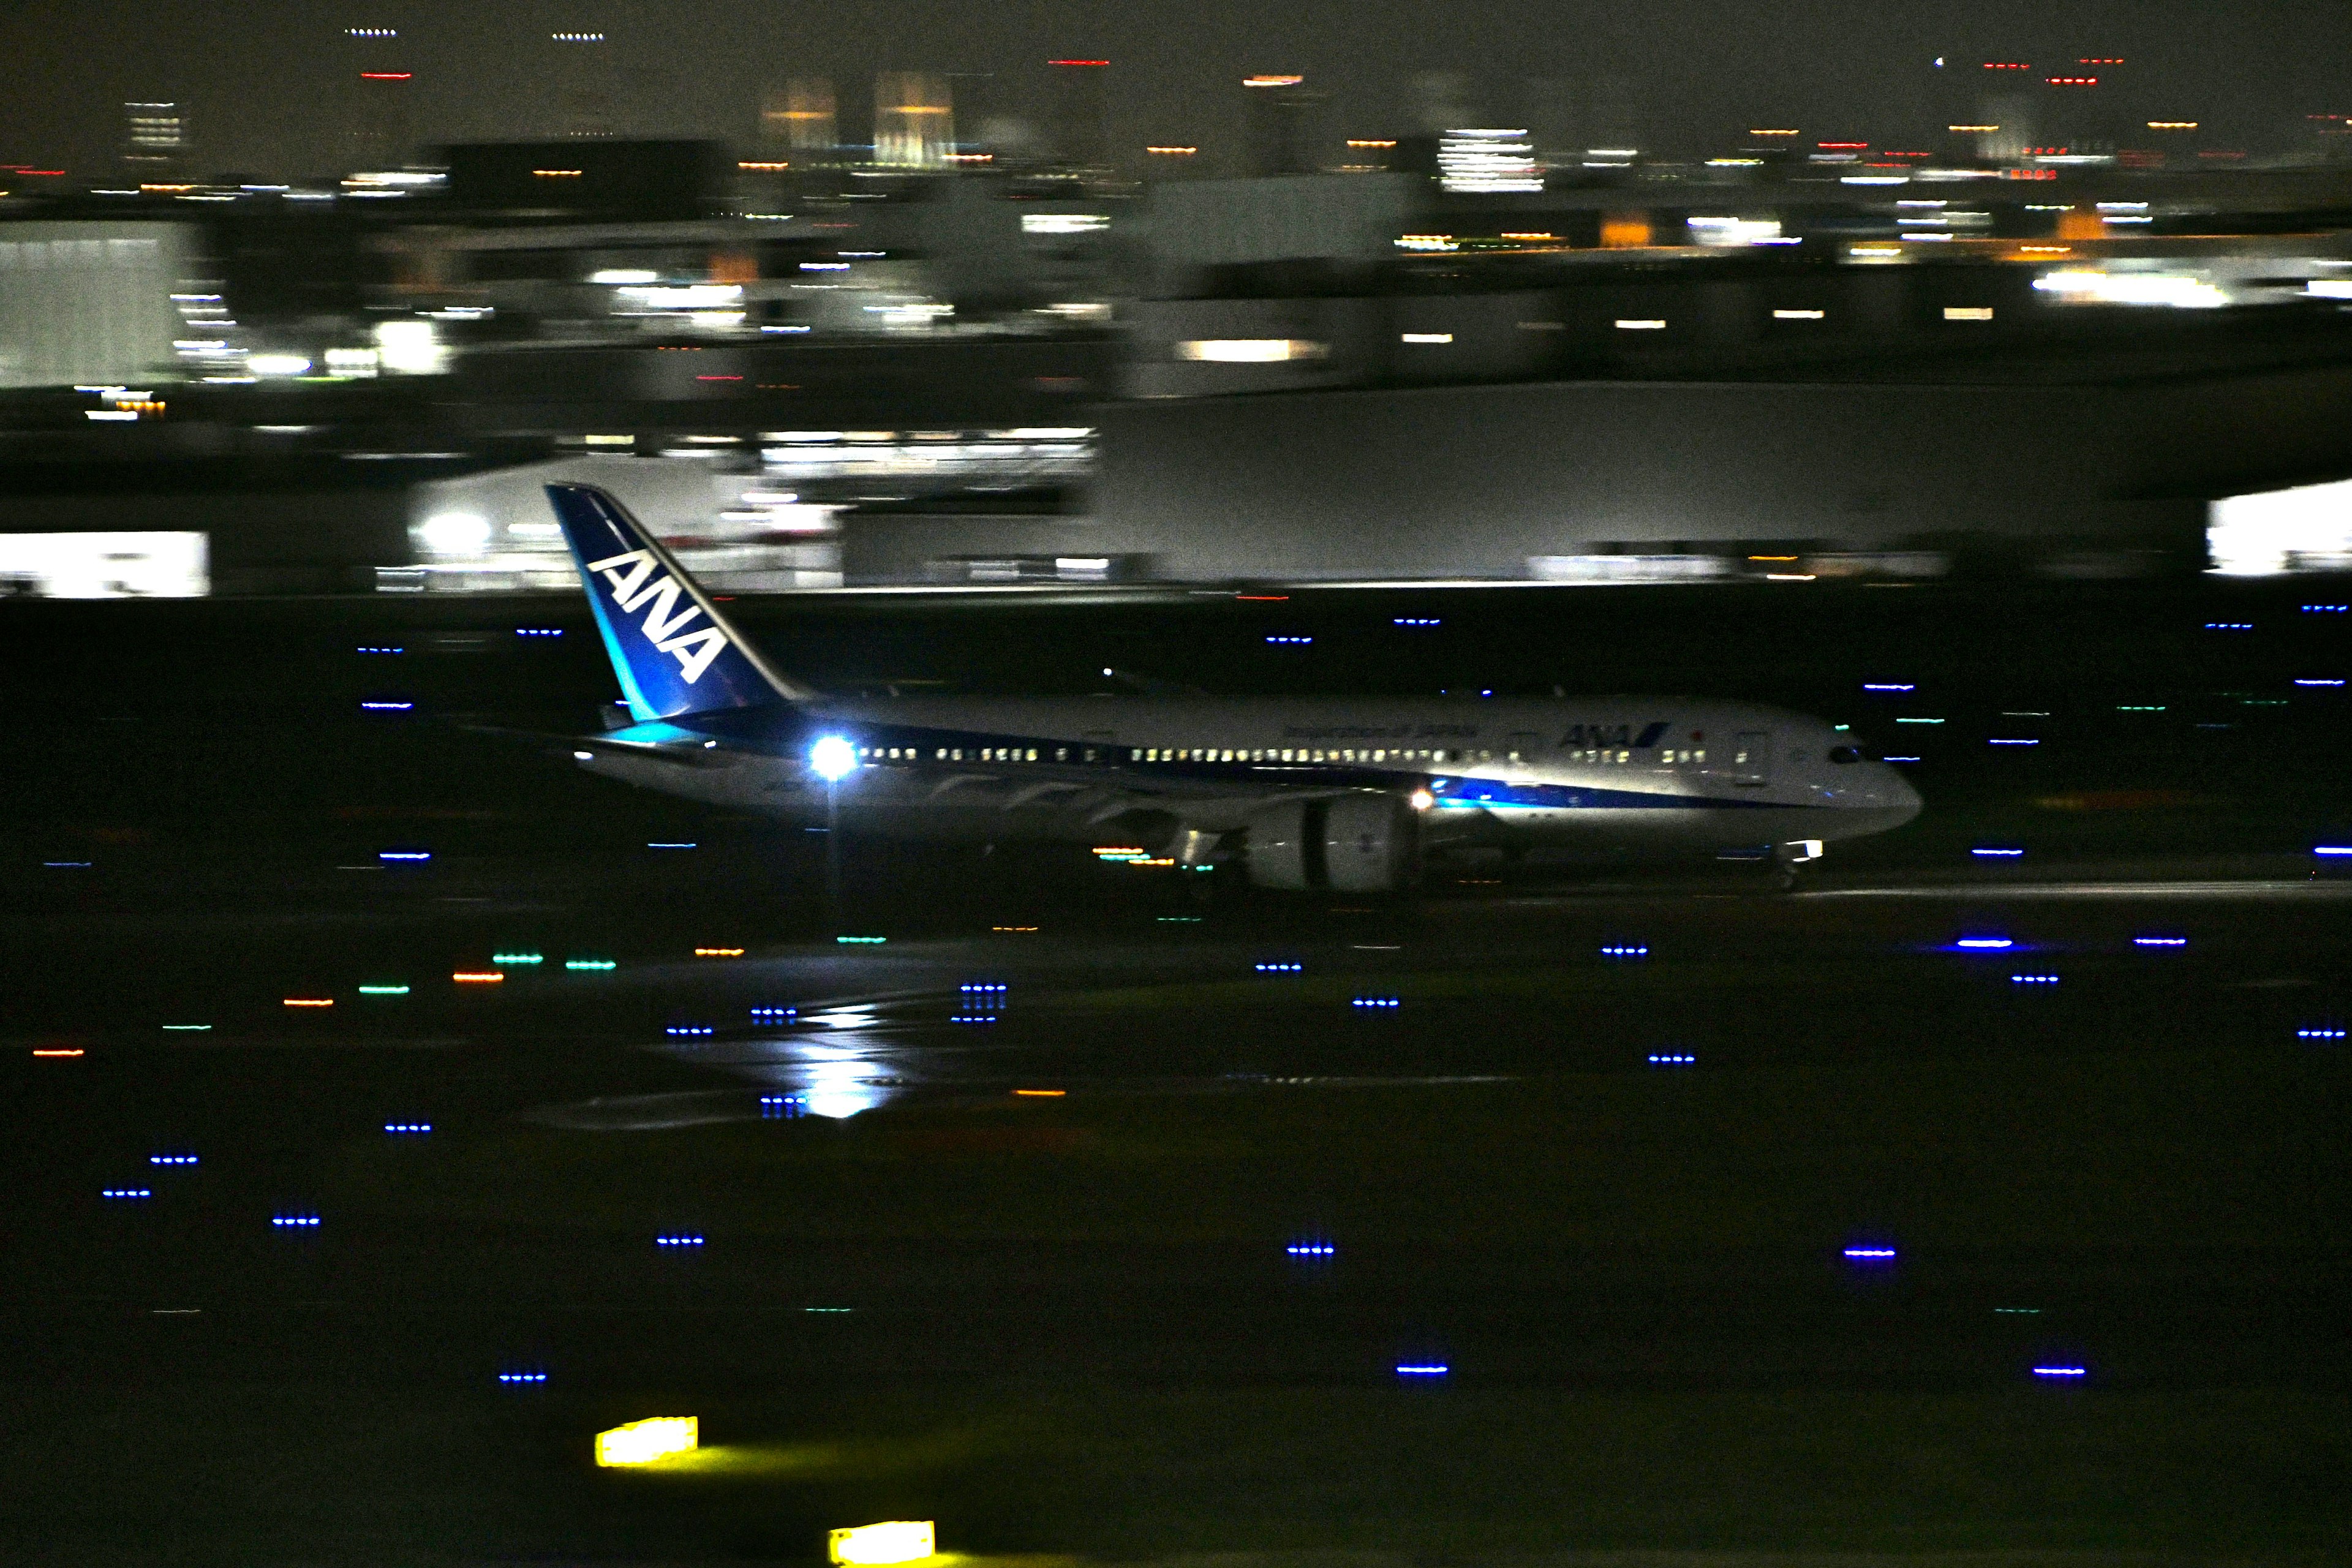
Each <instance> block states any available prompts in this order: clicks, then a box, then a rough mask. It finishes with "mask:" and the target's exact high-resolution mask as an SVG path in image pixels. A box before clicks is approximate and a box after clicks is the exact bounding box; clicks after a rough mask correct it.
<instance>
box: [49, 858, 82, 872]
mask: <svg viewBox="0 0 2352 1568" xmlns="http://www.w3.org/2000/svg"><path fill="white" fill-rule="evenodd" d="M41 864H42V865H43V866H44V867H45V868H47V869H49V870H52V871H87V870H89V867H90V863H89V861H87V860H44V861H42V862H41Z"/></svg>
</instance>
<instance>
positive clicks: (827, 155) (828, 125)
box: [760, 76, 841, 168]
mask: <svg viewBox="0 0 2352 1568" xmlns="http://www.w3.org/2000/svg"><path fill="white" fill-rule="evenodd" d="M760 131H761V153H762V154H763V156H767V157H772V158H780V159H783V160H786V161H788V162H790V163H793V164H794V165H795V166H797V167H807V168H814V167H820V166H823V165H824V164H828V163H832V162H834V161H835V158H837V157H838V156H839V155H840V149H841V132H840V128H839V124H838V116H837V114H836V112H835V104H834V98H833V79H831V78H830V77H821V76H796V77H794V78H793V79H791V80H790V81H787V82H786V83H785V84H784V86H783V89H782V91H781V92H771V93H770V94H769V95H768V97H767V100H766V102H765V104H764V105H763V106H762V107H761V112H760Z"/></svg>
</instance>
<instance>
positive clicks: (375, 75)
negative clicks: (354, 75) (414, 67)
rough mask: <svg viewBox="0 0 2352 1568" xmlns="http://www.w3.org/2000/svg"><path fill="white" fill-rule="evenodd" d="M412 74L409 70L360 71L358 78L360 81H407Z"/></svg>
mask: <svg viewBox="0 0 2352 1568" xmlns="http://www.w3.org/2000/svg"><path fill="white" fill-rule="evenodd" d="M413 74H414V73H412V72H409V71H362V72H360V79H361V80H362V81H407V80H408V79H410V78H411V76H412V75H413Z"/></svg>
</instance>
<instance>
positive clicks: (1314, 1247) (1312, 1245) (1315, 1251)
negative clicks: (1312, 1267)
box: [1282, 1241, 1339, 1258]
mask: <svg viewBox="0 0 2352 1568" xmlns="http://www.w3.org/2000/svg"><path fill="white" fill-rule="evenodd" d="M1282 1250H1283V1251H1284V1252H1286V1253H1287V1254H1289V1255H1290V1256H1291V1257H1293V1258H1335V1257H1337V1256H1339V1248H1338V1247H1334V1246H1332V1245H1331V1244H1330V1243H1329V1242H1328V1241H1294V1242H1292V1243H1291V1244H1290V1245H1289V1246H1287V1247H1284V1248H1283V1249H1282Z"/></svg>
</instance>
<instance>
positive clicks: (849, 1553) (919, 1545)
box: [830, 1519, 940, 1568]
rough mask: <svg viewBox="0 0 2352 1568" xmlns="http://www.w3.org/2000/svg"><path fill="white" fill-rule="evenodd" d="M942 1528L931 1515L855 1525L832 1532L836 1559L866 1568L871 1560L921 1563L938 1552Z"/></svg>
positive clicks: (837, 1561)
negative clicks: (939, 1528) (936, 1526)
mask: <svg viewBox="0 0 2352 1568" xmlns="http://www.w3.org/2000/svg"><path fill="white" fill-rule="evenodd" d="M939 1550H940V1543H939V1532H938V1531H937V1530H936V1529H934V1528H933V1526H932V1524H931V1521H929V1520H928V1519H922V1520H914V1519H899V1520H892V1521H888V1522H887V1523H884V1524H859V1525H853V1526H851V1527H850V1528H849V1529H847V1530H836V1531H834V1532H833V1539H832V1542H831V1543H830V1551H831V1554H832V1558H833V1561H834V1562H835V1563H846V1564H851V1565H853V1568H866V1565H868V1564H879V1563H919V1562H920V1561H922V1560H923V1559H924V1558H926V1557H935V1556H937V1555H939Z"/></svg>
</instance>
